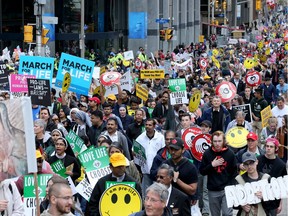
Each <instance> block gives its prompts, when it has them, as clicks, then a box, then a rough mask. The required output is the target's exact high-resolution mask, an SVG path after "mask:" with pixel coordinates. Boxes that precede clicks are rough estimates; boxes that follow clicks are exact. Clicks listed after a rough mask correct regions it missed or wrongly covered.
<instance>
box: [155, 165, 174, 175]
mask: <svg viewBox="0 0 288 216" xmlns="http://www.w3.org/2000/svg"><path fill="white" fill-rule="evenodd" d="M161 169H164V170H167V172H168V176H169V177H172V178H173V177H174V168H173V167H172V166H169V165H168V164H165V163H164V164H162V165H161V166H160V167H159V169H158V171H159V170H161Z"/></svg>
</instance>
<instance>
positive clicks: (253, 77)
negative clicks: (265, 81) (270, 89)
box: [245, 71, 262, 87]
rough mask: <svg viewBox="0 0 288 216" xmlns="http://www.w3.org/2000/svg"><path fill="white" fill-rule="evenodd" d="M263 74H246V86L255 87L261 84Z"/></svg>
mask: <svg viewBox="0 0 288 216" xmlns="http://www.w3.org/2000/svg"><path fill="white" fill-rule="evenodd" d="M261 80H262V78H261V74H260V73H259V72H258V71H250V72H248V73H247V74H246V77H245V82H246V85H248V86H251V87H255V86H258V85H260V84H261Z"/></svg>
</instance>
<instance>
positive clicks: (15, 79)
mask: <svg viewBox="0 0 288 216" xmlns="http://www.w3.org/2000/svg"><path fill="white" fill-rule="evenodd" d="M35 78H36V77H35V76H34V75H20V74H11V75H10V91H11V92H24V93H27V92H28V84H27V79H35Z"/></svg>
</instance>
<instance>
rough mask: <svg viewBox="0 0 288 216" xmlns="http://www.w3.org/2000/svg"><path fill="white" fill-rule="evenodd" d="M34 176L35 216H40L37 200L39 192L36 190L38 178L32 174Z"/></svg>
mask: <svg viewBox="0 0 288 216" xmlns="http://www.w3.org/2000/svg"><path fill="white" fill-rule="evenodd" d="M33 176H34V188H35V192H36V193H35V195H36V214H37V216H40V200H39V190H38V178H37V173H36V172H35V173H33Z"/></svg>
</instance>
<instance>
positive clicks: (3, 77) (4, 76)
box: [0, 61, 9, 90]
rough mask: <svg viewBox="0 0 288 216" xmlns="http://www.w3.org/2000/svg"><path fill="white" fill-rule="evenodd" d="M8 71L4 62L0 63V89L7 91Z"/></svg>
mask: <svg viewBox="0 0 288 216" xmlns="http://www.w3.org/2000/svg"><path fill="white" fill-rule="evenodd" d="M8 76H9V71H8V70H7V68H6V65H5V63H4V62H2V61H1V62H0V89H3V90H9V89H8V87H9V79H8Z"/></svg>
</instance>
